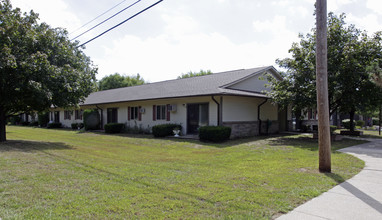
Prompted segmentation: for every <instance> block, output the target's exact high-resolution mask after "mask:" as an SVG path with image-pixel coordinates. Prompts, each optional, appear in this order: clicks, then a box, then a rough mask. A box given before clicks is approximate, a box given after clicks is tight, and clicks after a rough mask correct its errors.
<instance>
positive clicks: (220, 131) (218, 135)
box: [199, 126, 231, 142]
mask: <svg viewBox="0 0 382 220" xmlns="http://www.w3.org/2000/svg"><path fill="white" fill-rule="evenodd" d="M230 136H231V128H230V127H224V126H204V127H200V128H199V139H200V140H201V141H212V142H223V141H226V140H228V139H229V137H230Z"/></svg>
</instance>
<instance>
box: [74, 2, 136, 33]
mask: <svg viewBox="0 0 382 220" xmlns="http://www.w3.org/2000/svg"><path fill="white" fill-rule="evenodd" d="M140 1H141V0H138V1H136V2H134V3H133V4H131V5H129V6H127V7H126V8H124V9H122V10H120V11H119V12H117V13H115V14H114V15H112V16H110V17H108V18H107V19H105V20H103V21H102V22H100V23H98V24H97V25H95V26H93V27H92V28H90V29H88V30H87V31H85V32H82V34H80V35H78V36H77V37H75V38H73V39H71V41H72V40H75V39H77V38H79V37H81V36H82V35H84V34H86V33H88V32H89V31H91V30H93V29H94V28H96V27H98V26H100V25H101V24H103V23H105V22H106V21H108V20H110V19H112V18H114V17H115V16H117V15H118V14H120V13H122V12H123V11H125V10H127V9H129V8H131V7H133V6H134V5H135V4H137V3H138V2H140Z"/></svg>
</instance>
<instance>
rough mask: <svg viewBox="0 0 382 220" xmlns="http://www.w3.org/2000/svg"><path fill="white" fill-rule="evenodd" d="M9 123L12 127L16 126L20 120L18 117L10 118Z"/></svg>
mask: <svg viewBox="0 0 382 220" xmlns="http://www.w3.org/2000/svg"><path fill="white" fill-rule="evenodd" d="M10 122H11V124H12V125H17V124H19V123H20V122H21V118H20V116H12V117H11V118H10Z"/></svg>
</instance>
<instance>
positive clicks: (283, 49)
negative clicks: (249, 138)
mask: <svg viewBox="0 0 382 220" xmlns="http://www.w3.org/2000/svg"><path fill="white" fill-rule="evenodd" d="M11 2H12V4H13V6H14V7H19V8H21V10H22V11H30V10H31V9H33V10H34V11H35V12H37V13H39V14H40V21H43V22H46V23H48V24H50V25H51V26H53V27H63V28H66V29H67V30H68V31H69V33H71V34H70V37H72V38H74V37H76V36H77V35H79V34H81V33H82V32H84V31H86V30H88V29H89V28H91V27H92V26H94V25H96V24H98V23H99V22H101V21H103V20H104V19H106V18H108V17H109V16H111V15H113V14H115V13H116V12H118V11H120V10H122V9H123V8H126V7H128V6H129V5H131V4H133V3H135V2H137V3H136V4H135V5H134V6H133V7H131V8H129V9H127V10H125V11H124V12H122V13H120V14H119V15H117V16H116V17H115V18H113V19H111V20H110V21H108V22H105V23H104V24H102V25H100V26H99V27H97V28H95V29H93V30H92V31H89V32H88V33H86V34H84V35H83V36H81V37H79V38H78V39H77V40H79V41H80V42H81V43H84V42H86V41H87V40H89V39H91V38H93V37H94V36H96V35H98V34H100V33H101V32H103V31H105V30H107V29H108V28H110V27H112V26H114V25H115V24H118V23H120V22H121V21H123V20H125V19H127V18H128V17H130V16H132V15H134V14H135V13H137V12H139V11H140V10H142V9H144V8H146V7H148V6H149V5H151V4H154V3H155V2H156V0H124V1H122V0H97V1H95V0H11ZM121 2H122V3H121ZM119 3H121V4H120V5H119V6H117V7H115V8H114V9H113V10H111V11H110V12H108V13H106V14H105V15H104V16H101V17H100V18H99V19H97V20H95V21H93V22H92V23H90V24H88V25H87V26H85V27H84V28H82V29H80V30H78V28H79V27H81V26H82V25H84V24H86V23H87V22H89V21H91V20H92V19H94V18H95V17H97V16H98V15H100V14H102V13H104V12H105V11H107V10H108V9H110V8H112V7H113V6H115V5H117V4H119ZM314 3H315V0H164V1H163V2H161V3H160V4H158V5H157V6H155V7H153V8H152V9H150V10H148V11H146V12H145V13H143V14H141V15H139V16H137V17H135V18H133V19H132V20H130V21H128V22H126V23H125V24H123V25H121V26H119V27H118V28H116V29H114V30H112V31H110V32H108V33H106V34H105V35H103V36H102V37H100V38H98V39H96V40H94V41H92V42H90V43H88V44H87V45H86V49H85V53H86V54H87V55H88V56H90V57H91V59H92V60H93V62H94V64H95V65H97V66H98V68H99V71H98V72H99V73H98V76H97V78H98V79H101V78H102V77H103V76H106V75H109V74H113V73H115V72H118V73H121V74H126V75H132V74H137V73H139V74H140V75H141V76H142V77H143V78H144V79H145V80H147V81H150V82H156V81H162V80H167V79H174V78H176V77H177V76H179V75H181V74H182V73H187V72H189V71H199V70H200V69H203V70H208V69H209V70H211V71H213V72H221V71H228V70H235V69H245V68H253V67H258V66H269V65H273V66H275V67H276V68H277V66H276V64H275V60H276V59H277V58H285V57H288V56H289V54H288V49H289V48H290V47H291V44H292V43H293V42H297V41H298V34H299V33H303V34H306V33H308V32H309V31H310V30H311V28H312V27H313V26H314V24H315V17H314V16H313V12H314ZM381 8H382V1H381V0H328V11H332V12H334V13H336V14H340V13H346V14H347V19H346V21H347V23H349V24H355V25H356V27H357V28H359V29H362V30H366V31H367V32H368V33H369V34H373V33H375V32H376V31H382V10H381Z"/></svg>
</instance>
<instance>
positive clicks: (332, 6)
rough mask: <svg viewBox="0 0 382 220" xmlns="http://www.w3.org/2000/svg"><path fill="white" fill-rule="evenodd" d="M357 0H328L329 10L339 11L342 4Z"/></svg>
mask: <svg viewBox="0 0 382 220" xmlns="http://www.w3.org/2000/svg"><path fill="white" fill-rule="evenodd" d="M356 1H357V0H328V1H327V4H328V11H337V10H338V9H339V7H340V6H344V5H348V4H351V3H354V2H356Z"/></svg>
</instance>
